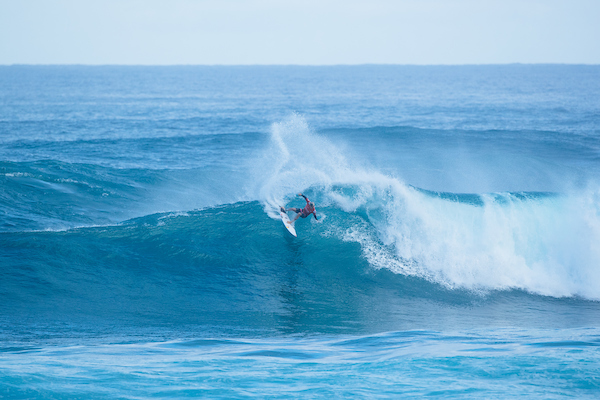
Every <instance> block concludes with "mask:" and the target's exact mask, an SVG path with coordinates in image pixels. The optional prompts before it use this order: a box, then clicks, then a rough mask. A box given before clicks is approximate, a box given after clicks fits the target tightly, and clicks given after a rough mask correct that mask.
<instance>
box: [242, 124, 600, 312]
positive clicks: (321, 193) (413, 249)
mask: <svg viewBox="0 0 600 400" xmlns="http://www.w3.org/2000/svg"><path fill="white" fill-rule="evenodd" d="M255 167H256V169H255V171H254V178H255V179H254V183H255V184H256V186H254V187H252V188H251V189H252V190H254V191H255V193H254V194H253V195H254V196H258V198H259V199H261V200H262V201H263V204H264V205H265V211H266V212H267V213H268V214H269V215H270V216H271V217H273V218H278V213H277V209H278V206H279V205H283V204H284V203H286V200H290V199H291V198H293V196H295V194H296V193H297V192H299V191H304V190H306V189H308V188H311V189H312V190H313V191H314V192H316V194H317V197H318V198H319V199H318V200H319V203H318V204H317V207H319V205H323V204H330V205H332V206H334V207H336V208H338V209H341V210H343V211H345V212H346V213H355V212H357V211H361V212H363V213H364V214H365V215H366V216H367V217H366V218H367V222H368V223H364V224H361V223H355V224H354V225H353V226H352V227H351V228H349V229H348V228H347V227H346V228H341V227H339V228H338V229H337V231H336V232H337V233H336V234H337V235H338V236H339V237H340V239H342V240H346V241H353V242H357V243H359V244H360V245H361V248H362V250H363V255H364V256H365V258H366V259H367V260H368V261H369V263H370V265H372V266H373V267H374V268H386V269H389V270H391V271H392V272H394V273H399V274H405V275H412V276H418V277H422V278H425V279H429V280H432V281H435V282H438V283H440V284H443V285H445V286H447V287H451V288H452V287H460V288H467V289H471V290H504V289H515V288H517V289H522V290H526V291H529V292H533V293H537V294H542V295H550V296H582V297H585V298H588V299H598V300H600V190H587V191H585V192H579V193H575V194H571V195H557V196H551V197H539V198H536V199H524V198H522V197H518V196H514V195H510V194H497V195H482V196H481V204H470V203H467V202H458V201H453V200H448V199H443V198H441V197H434V196H432V195H429V194H426V193H424V192H422V191H419V190H416V189H414V188H412V187H410V186H408V185H406V184H405V183H403V182H402V181H400V180H399V179H396V178H394V177H390V176H386V175H384V174H382V173H380V172H378V171H369V170H367V169H366V168H362V167H361V166H359V165H353V164H352V163H351V162H349V161H348V159H347V158H346V157H345V156H344V154H343V153H342V152H341V151H340V150H339V148H337V147H336V146H335V145H334V144H333V143H331V142H329V141H328V140H327V139H325V138H323V137H321V136H319V135H317V134H315V133H313V132H311V130H310V128H309V126H308V124H307V123H306V121H305V120H304V119H303V118H302V117H301V116H298V115H293V116H291V117H290V118H289V119H287V120H285V121H283V122H281V123H277V124H274V125H273V127H272V133H271V143H270V146H269V148H268V149H267V150H266V151H265V153H264V154H263V155H262V156H261V157H260V158H259V159H258V160H257V162H256V163H255ZM249 196H252V195H251V194H249ZM254 198H256V197H254ZM330 221H331V222H330V223H332V224H333V223H334V221H333V220H330ZM329 232H331V230H330V229H329Z"/></svg>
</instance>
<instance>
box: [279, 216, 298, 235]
mask: <svg viewBox="0 0 600 400" xmlns="http://www.w3.org/2000/svg"><path fill="white" fill-rule="evenodd" d="M279 215H281V220H282V221H283V225H284V226H285V227H286V229H287V230H288V231H289V232H290V233H291V234H292V235H294V237H298V236H297V235H296V229H295V228H294V225H292V222H291V221H290V218H289V217H288V215H287V214H286V213H284V212H283V211H279Z"/></svg>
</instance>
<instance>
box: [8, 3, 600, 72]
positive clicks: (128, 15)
mask: <svg viewBox="0 0 600 400" xmlns="http://www.w3.org/2000/svg"><path fill="white" fill-rule="evenodd" d="M365 63H369V64H371V63H373V64H498V63H584V64H600V0H502V1H500V0H477V1H476V0H420V1H417V0H397V1H393V0H370V1H358V0H331V1H328V0H319V1H317V0H303V1H299V0H279V1H276V0H246V1H243V0H220V1H217V0H169V1H157V0H101V1H100V0H98V1H85V0H55V1H52V0H45V1H44V0H15V1H13V0H0V64H147V65H165V64H167V65H170V64H300V65H306V64H312V65H328V64H365Z"/></svg>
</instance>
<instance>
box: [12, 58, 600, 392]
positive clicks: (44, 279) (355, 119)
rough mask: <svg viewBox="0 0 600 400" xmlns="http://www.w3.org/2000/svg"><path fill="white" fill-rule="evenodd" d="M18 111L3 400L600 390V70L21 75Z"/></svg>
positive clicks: (15, 82) (15, 73)
mask: <svg viewBox="0 0 600 400" xmlns="http://www.w3.org/2000/svg"><path fill="white" fill-rule="evenodd" d="M0 104H1V107H0V184H1V190H0V397H2V396H4V397H6V398H73V397H76V398H154V397H159V398H162V397H169V398H171V397H175V398H180V397H209V398H252V397H258V398H264V397H270V398H298V397H307V398H332V397H334V398H336V397H343V398H346V397H355V398H390V397H422V396H430V397H442V398H512V397H522V396H527V397H529V398H565V397H577V398H597V396H598V394H599V393H600V382H599V381H598V378H597V377H598V373H599V372H600V371H598V365H600V363H599V362H600V353H599V352H598V348H599V346H600V329H599V327H600V304H599V303H598V302H599V301H600V180H598V176H599V175H598V173H599V172H600V161H599V160H600V157H599V155H600V106H599V105H600V68H599V67H597V66H566V65H507V66H461V67H427V66H422V67H416V66H414V67H413V66H356V67H343V66H339V67H293V66H288V67H267V66H265V67H258V66H257V67H111V66H106V67H83V66H36V67H34V66H7V67H0ZM299 192H302V193H304V194H305V195H306V196H307V197H309V198H310V199H311V200H312V201H314V202H315V204H316V206H317V213H318V215H319V220H315V219H313V218H307V219H300V220H298V221H297V222H296V230H297V232H298V237H297V238H294V237H292V236H291V235H290V234H289V233H288V232H287V231H286V230H285V228H284V227H283V225H282V223H281V220H280V217H279V211H278V210H279V206H286V207H302V206H303V205H304V200H303V199H302V198H300V197H298V196H297V193H299Z"/></svg>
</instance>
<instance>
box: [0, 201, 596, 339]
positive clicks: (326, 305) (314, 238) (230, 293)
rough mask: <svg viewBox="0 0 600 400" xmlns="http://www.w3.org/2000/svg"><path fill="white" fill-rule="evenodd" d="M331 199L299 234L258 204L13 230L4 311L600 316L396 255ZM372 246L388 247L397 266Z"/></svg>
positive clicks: (537, 322) (171, 324) (106, 322)
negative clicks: (478, 284)
mask: <svg viewBox="0 0 600 400" xmlns="http://www.w3.org/2000/svg"><path fill="white" fill-rule="evenodd" d="M467 204H469V203H467ZM469 206H470V205H469ZM477 207H480V206H477ZM320 211H321V213H322V215H323V216H324V217H323V218H325V219H326V220H327V221H329V223H328V224H327V225H326V224H322V223H318V222H315V221H312V222H311V221H308V220H299V221H298V222H297V230H298V232H299V235H298V238H293V237H292V236H291V235H289V233H288V232H287V231H286V230H285V228H284V227H283V224H282V223H281V221H278V220H276V219H270V218H265V217H264V213H263V209H262V205H261V204H259V203H257V202H244V203H237V204H233V205H227V206H220V207H215V208H209V209H205V210H201V211H193V212H187V213H167V214H155V215H151V216H146V217H142V218H139V219H134V220H130V221H128V222H125V223H123V224H119V225H116V226H104V227H93V228H80V229H72V230H67V231H48V232H20V233H2V234H0V248H2V249H3V250H2V262H3V281H2V291H1V292H0V300H1V301H2V304H4V317H5V318H8V321H11V322H10V323H11V324H12V325H14V326H13V328H11V330H10V331H11V332H13V333H15V334H17V333H18V335H23V334H24V333H23V332H22V331H20V330H19V329H18V328H17V327H18V326H19V324H21V323H24V324H25V326H27V324H28V323H30V321H31V320H35V321H37V322H36V324H39V326H46V325H47V324H49V325H52V326H53V328H52V330H53V331H55V332H56V334H57V335H59V334H60V332H63V333H65V332H64V330H65V329H66V330H67V332H68V335H75V336H78V335H85V334H86V332H85V331H86V330H87V329H89V326H90V324H92V325H93V326H96V327H98V328H97V329H100V330H101V331H103V332H105V333H107V334H108V333H110V332H112V329H117V331H118V332H121V333H123V332H128V331H129V330H135V329H140V327H143V329H148V327H157V329H158V328H160V329H162V330H167V331H169V332H171V333H168V334H166V335H167V336H169V335H171V336H173V335H175V336H177V334H176V333H172V332H179V331H182V330H183V331H186V330H189V329H193V330H197V329H201V330H202V329H206V332H205V333H207V332H212V335H222V334H233V335H242V336H243V335H248V334H250V335H273V334H281V333H311V334H315V333H336V334H339V333H349V334H350V333H351V334H357V333H361V334H362V333H373V332H381V331H393V330H406V329H417V328H419V329H421V328H424V327H427V328H428V329H434V330H448V329H449V330H452V329H462V328H465V327H467V326H468V327H471V328H475V327H477V326H480V325H485V326H488V327H489V326H495V325H496V324H497V326H503V324H509V325H510V326H515V324H516V325H517V326H526V327H536V326H548V325H553V326H563V325H570V324H573V321H572V319H571V318H565V315H566V314H568V313H569V311H568V310H571V312H572V311H573V310H574V309H577V310H578V311H577V313H579V314H585V315H587V317H586V320H587V323H591V320H590V319H589V318H592V319H594V318H597V316H598V315H600V314H599V313H597V312H596V311H594V310H595V309H596V308H597V305H596V303H590V302H587V301H584V300H581V301H574V300H572V299H571V300H569V299H562V300H561V299H559V298H557V299H555V300H551V301H550V300H548V299H547V298H544V297H541V296H536V295H531V294H527V293H526V292H525V291H522V290H514V289H511V288H510V287H508V288H505V289H504V290H502V291H498V290H489V289H488V290H483V291H482V290H474V289H473V288H466V287H463V288H461V287H450V286H448V285H446V284H445V283H444V282H440V281H436V277H435V276H433V275H432V274H430V275H427V274H426V273H425V272H426V271H427V270H426V266H421V265H418V263H415V262H414V260H412V261H411V260H405V259H404V260H403V259H401V258H400V257H397V256H395V254H396V253H395V250H394V248H393V246H385V245H384V244H382V243H366V242H365V240H366V239H361V240H358V239H356V236H353V235H357V232H359V230H358V229H359V228H360V227H361V225H360V224H359V223H358V222H359V221H361V220H362V223H363V225H364V224H367V225H369V226H370V228H368V230H370V232H366V233H365V234H370V235H371V236H376V235H377V230H376V228H375V225H373V223H375V224H376V223H377V222H376V221H375V220H373V221H374V222H373V223H371V222H369V219H371V218H373V217H372V216H369V214H370V213H371V212H370V211H364V212H360V211H359V212H357V213H347V212H345V211H343V210H340V209H336V208H334V207H331V206H324V207H322V208H321V209H320ZM332 223H333V224H334V225H336V226H337V227H338V228H337V229H339V231H332V229H331V224H332ZM372 246H380V249H379V250H381V251H384V250H386V251H388V253H386V256H387V257H390V258H389V260H387V261H386V262H387V264H381V263H382V262H383V261H382V260H381V259H377V258H375V259H374V257H375V256H374V253H373V252H374V250H373V249H372V248H371V247H372ZM378 257H383V255H382V254H379V255H378ZM374 260H375V261H374ZM378 263H379V264H378ZM403 263H404V264H403ZM399 266H403V267H404V269H399V268H400V267H399ZM415 271H416V272H415ZM419 271H420V272H419ZM563 308H564V310H565V313H560V312H558V313H557V312H556V310H561V309H563ZM540 309H542V310H544V309H545V310H547V313H545V312H543V313H540V312H539V310H540ZM415 310H418V312H416V311H415ZM532 310H536V311H535V312H533V311H532ZM549 314H552V315H553V316H552V317H549ZM594 315H595V316H594ZM11 316H14V317H16V316H19V318H18V321H15V320H14V318H12V317H11ZM516 316H518V317H516ZM61 321H62V322H61ZM66 321H69V323H68V324H67V323H66ZM599 322H600V321H599ZM61 323H64V324H66V325H64V326H62V327H61ZM117 327H118V328H117ZM190 327H194V328H190ZM24 329H25V328H24ZM25 331H26V332H27V329H25ZM25 335H32V336H35V333H32V332H31V331H29V333H25Z"/></svg>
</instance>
